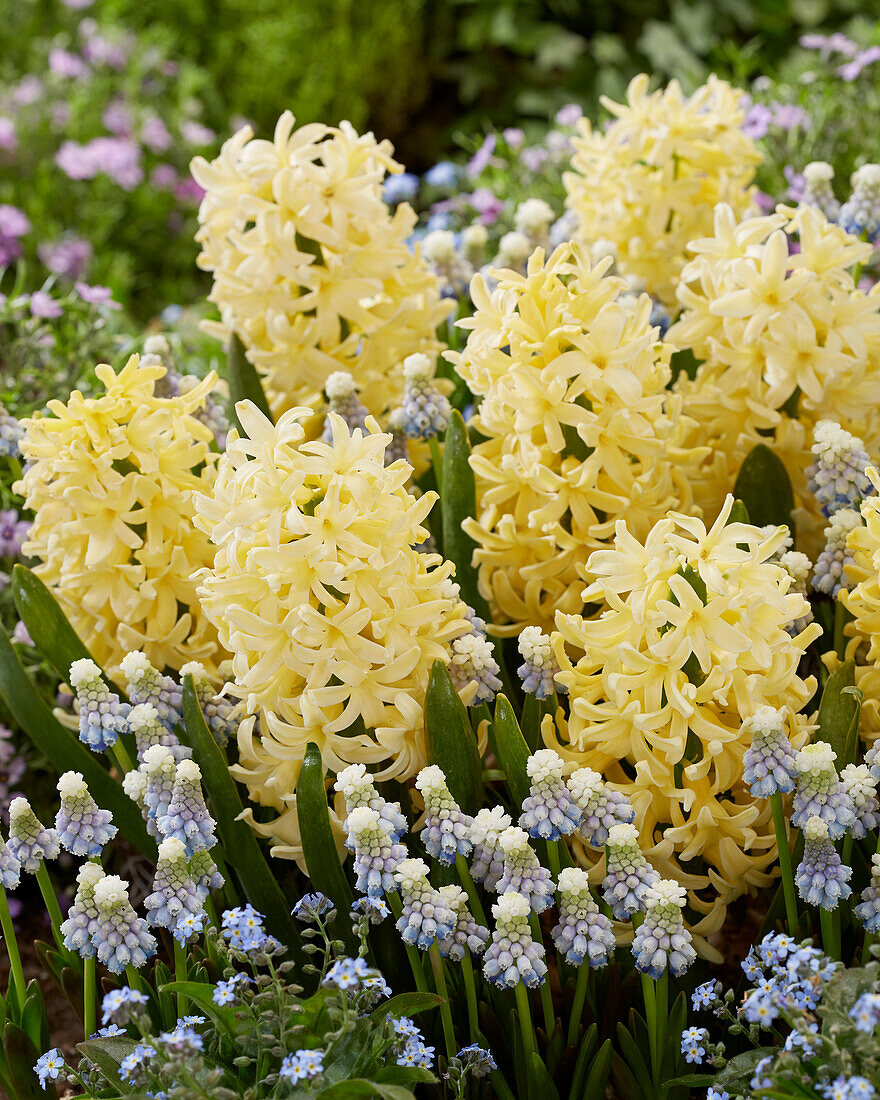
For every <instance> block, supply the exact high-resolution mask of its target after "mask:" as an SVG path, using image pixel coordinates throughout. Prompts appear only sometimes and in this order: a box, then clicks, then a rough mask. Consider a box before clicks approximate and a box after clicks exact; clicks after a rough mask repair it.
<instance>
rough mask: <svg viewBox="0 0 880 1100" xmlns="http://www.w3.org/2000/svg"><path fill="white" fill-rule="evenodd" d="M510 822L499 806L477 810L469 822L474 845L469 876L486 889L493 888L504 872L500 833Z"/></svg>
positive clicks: (508, 826)
mask: <svg viewBox="0 0 880 1100" xmlns="http://www.w3.org/2000/svg"><path fill="white" fill-rule="evenodd" d="M512 824H513V822H512V820H511V818H510V815H509V814H506V813H505V812H504V810H503V808H502V807H501V806H493V807H492V809H485V808H484V809H482V810H479V811H478V812H477V815H476V817H475V818H474V820H473V822H472V824H471V840H472V842H473V845H474V854H473V858H472V860H471V877H472V878H473V879H474V881H475V882H479V883H481V884H482V885H483V886H485V888H486V889H487V890H494V889H495V888H496V886H497V885H498V881H499V879H500V878H501V876H502V874H503V873H504V851H503V849H502V847H501V834H502V833H503V832H504V830H505V829H509V828H510V826H511V825H512Z"/></svg>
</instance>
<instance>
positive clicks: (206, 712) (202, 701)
mask: <svg viewBox="0 0 880 1100" xmlns="http://www.w3.org/2000/svg"><path fill="white" fill-rule="evenodd" d="M187 675H189V676H192V678H193V686H194V687H195V689H196V697H197V698H198V700H199V706H200V707H201V710H202V715H203V716H204V719H205V723H206V725H207V726H208V729H209V730H210V731H211V733H212V734H213V735H214V740H215V741H216V742H217V744H218V745H220V746H223V745H225V744H226V742H227V741H228V740H229V738H230V737H231V736H232V735H233V734H234V733H235V731H236V730H237V729H238V714H239V706H238V704H237V703H235V702H233V701H232V700H231V699H227V698H226V697H225V696H224V695H218V694H217V692H216V691H215V690H214V685H213V683H212V682H211V677H210V676H209V675H208V670H207V669H206V668H205V666H204V665H203V664H202V663H201V662H200V661H189V662H188V663H187V664H185V665H181V668H180V680H181V683H183V678H184V676H187Z"/></svg>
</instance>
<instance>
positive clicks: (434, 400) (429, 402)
mask: <svg viewBox="0 0 880 1100" xmlns="http://www.w3.org/2000/svg"><path fill="white" fill-rule="evenodd" d="M403 377H404V380H405V381H404V392H403V402H402V404H401V406H400V407H401V409H402V410H403V415H404V418H405V419H404V431H405V432H406V434H407V435H408V436H409V437H410V438H411V439H433V438H434V437H435V436H437V435H439V434H440V433H441V432H445V431H446V425H447V424H448V423H449V415H450V412H451V406H450V404H449V398H448V397H446V396H445V394H442V393H441V392H440V390H439V388H438V386H437V382H436V380H435V378H434V368H433V367H432V365H431V360H430V359H429V358H428V356H427V355H422V354H421V353H419V352H417V353H416V354H415V355H409V356H407V358H406V359H404V361H403Z"/></svg>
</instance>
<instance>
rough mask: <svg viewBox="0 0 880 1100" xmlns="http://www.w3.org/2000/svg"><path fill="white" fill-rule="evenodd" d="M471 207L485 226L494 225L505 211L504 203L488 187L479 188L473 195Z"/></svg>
mask: <svg viewBox="0 0 880 1100" xmlns="http://www.w3.org/2000/svg"><path fill="white" fill-rule="evenodd" d="M471 206H472V207H473V208H474V210H476V212H477V213H478V214H479V215H480V221H481V222H482V223H483V225H492V223H493V222H495V221H497V220H498V215H499V214H500V213H501V211H502V210H503V209H504V203H503V202H502V201H501V199H499V198H498V196H497V195H496V194H495V193H494V192H493V191H490V190H489V188H488V187H478V188H477V189H476V191H474V193H473V194H472V195H471Z"/></svg>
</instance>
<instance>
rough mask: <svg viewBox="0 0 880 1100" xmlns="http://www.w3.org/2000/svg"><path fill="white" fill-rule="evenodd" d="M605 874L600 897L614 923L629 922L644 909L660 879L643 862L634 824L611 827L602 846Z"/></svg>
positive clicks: (647, 864) (651, 868)
mask: <svg viewBox="0 0 880 1100" xmlns="http://www.w3.org/2000/svg"><path fill="white" fill-rule="evenodd" d="M605 853H606V873H605V880H604V881H603V883H602V896H603V897H604V898H605V900H606V901H607V902H608V904H609V905H610V906H611V911H612V913H613V914H614V918H615V920H628V919H629V918H630V917H631V916H632V915H633V913H637V912H638V911H639V910H640V909H643V908H644V905H645V897H646V895H647V893H648V890H649V889H650V888H651V887H652V886H653V885H654V884H655V883H657V882H659V881H660V876H659V875H658V874H657V872H656V871H655V870H654V868H653V867H652V866H651V864H650V863H648V861H647V860H646V859H645V857H644V855H643V854H642V850H641V848H640V847H639V834H638V831H637V829H636V827H635V826H634V825H628V824H620V825H612V826H611V828H610V829H609V830H608V840H607V842H606V845H605Z"/></svg>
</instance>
